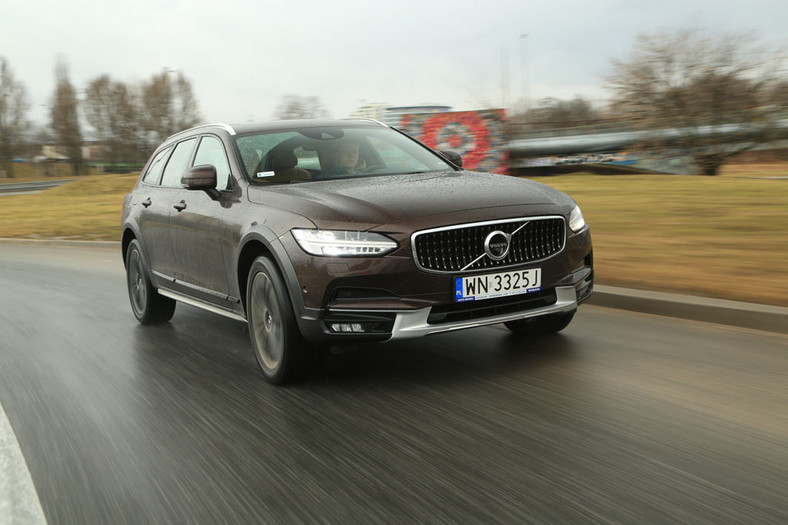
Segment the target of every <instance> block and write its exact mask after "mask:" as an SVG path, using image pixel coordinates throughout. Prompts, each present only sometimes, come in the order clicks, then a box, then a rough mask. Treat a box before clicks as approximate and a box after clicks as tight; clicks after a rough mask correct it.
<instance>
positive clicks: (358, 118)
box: [341, 117, 389, 128]
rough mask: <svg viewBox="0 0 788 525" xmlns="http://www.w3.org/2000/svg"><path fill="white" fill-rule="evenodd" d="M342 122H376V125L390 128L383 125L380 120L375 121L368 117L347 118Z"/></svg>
mask: <svg viewBox="0 0 788 525" xmlns="http://www.w3.org/2000/svg"><path fill="white" fill-rule="evenodd" d="M341 120H364V121H367V122H374V123H375V124H380V125H381V126H383V127H386V128H387V127H389V126H387V125H386V124H384V123H382V122H381V121H379V120H375V119H374V118H368V117H345V118H343V119H341Z"/></svg>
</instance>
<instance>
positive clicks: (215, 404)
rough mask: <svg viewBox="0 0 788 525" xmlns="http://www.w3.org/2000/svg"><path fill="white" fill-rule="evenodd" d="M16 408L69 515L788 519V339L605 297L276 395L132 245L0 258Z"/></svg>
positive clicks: (31, 454) (342, 370) (250, 360)
mask: <svg viewBox="0 0 788 525" xmlns="http://www.w3.org/2000/svg"><path fill="white" fill-rule="evenodd" d="M0 402H2V406H3V407H4V409H5V412H6V413H7V416H8V419H9V421H10V422H11V425H12V427H13V429H14V432H15V433H16V437H17V440H18V441H19V444H20V446H21V448H22V451H23V453H24V456H25V459H26V460H27V464H28V467H29V469H30V472H31V475H32V479H33V481H34V484H35V487H36V490H37V492H38V496H39V498H40V501H41V506H42V507H43V510H44V513H45V515H46V518H47V520H48V522H49V523H50V524H56V523H67V524H107V523H113V524H114V523H179V524H180V523H303V522H307V523H372V522H377V523H416V522H421V523H693V524H698V523H710V524H711V523H713V524H720V523H750V524H752V523H786V522H788V408H786V407H788V338H786V337H785V336H780V335H775V334H768V333H762V332H755V331H748V330H744V329H735V328H728V327H723V326H715V325H711V324H702V323H694V322H684V321H676V320H673V319H666V318H659V317H652V316H647V315H641V314H630V313H626V312H620V311H615V310H608V309H604V308H599V307H593V306H584V307H583V308H581V310H580V312H579V313H578V315H577V316H576V318H575V321H574V322H573V324H572V325H571V326H570V327H569V328H568V329H567V330H566V332H565V333H564V334H561V335H558V336H554V337H548V338H541V339H532V340H530V341H525V340H522V339H518V338H516V337H514V336H512V335H509V334H508V332H507V331H505V330H504V329H501V328H500V327H489V328H480V329H476V330H472V331H466V332H458V333H454V334H445V335H440V336H433V337H430V338H426V339H421V340H416V341H410V342H405V343H392V344H389V345H380V346H372V347H369V348H365V349H363V350H362V351H360V352H357V353H352V354H343V355H337V356H329V357H328V358H327V359H326V361H325V363H323V366H322V368H321V369H320V370H319V371H318V372H316V373H315V375H314V376H313V377H312V378H310V380H309V381H307V382H304V383H301V384H299V385H296V386H293V387H288V388H277V387H273V386H270V385H267V384H266V383H264V382H263V381H262V380H261V378H260V376H259V374H258V372H257V370H256V366H255V362H254V356H253V355H252V353H251V351H250V349H249V344H248V335H247V333H246V328H245V326H244V324H242V323H239V322H236V321H231V320H226V319H223V318H220V317H217V316H214V315H212V314H208V313H203V312H202V311H200V310H197V309H194V308H191V307H187V306H184V305H179V306H178V309H177V310H176V314H175V317H174V318H173V321H172V322H171V323H169V324H166V325H162V326H158V327H152V328H151V327H142V326H139V325H138V324H137V323H136V321H135V320H134V318H133V316H132V314H131V311H130V308H129V305H128V299H127V295H126V290H125V281H124V274H123V269H122V263H121V260H120V256H119V254H118V253H117V252H116V251H115V250H109V249H90V248H63V247H49V246H19V245H12V244H0ZM0 521H1V520H0Z"/></svg>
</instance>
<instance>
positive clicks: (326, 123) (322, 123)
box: [165, 118, 387, 142]
mask: <svg viewBox="0 0 788 525" xmlns="http://www.w3.org/2000/svg"><path fill="white" fill-rule="evenodd" d="M325 127H345V128H347V127H354V128H355V127H358V128H365V127H369V128H374V127H387V126H386V125H385V124H383V123H381V122H378V121H377V120H372V119H364V118H347V119H304V120H274V121H269V122H257V123H245V124H221V123H218V124H202V125H200V126H195V127H193V128H189V129H187V130H184V131H180V132H178V133H175V134H174V135H171V136H170V137H168V138H167V140H165V142H170V141H171V140H173V139H175V138H179V137H181V136H186V135H192V134H195V133H199V132H204V131H210V130H212V129H213V130H217V129H220V130H223V131H225V132H226V133H229V134H230V135H245V134H247V133H265V132H270V131H280V130H281V131H286V130H291V129H303V128H325Z"/></svg>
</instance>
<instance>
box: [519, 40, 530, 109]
mask: <svg viewBox="0 0 788 525" xmlns="http://www.w3.org/2000/svg"><path fill="white" fill-rule="evenodd" d="M520 43H521V44H522V45H521V47H520V54H521V56H520V89H521V90H522V97H523V114H524V115H527V114H528V105H529V104H528V102H529V101H528V99H529V97H530V93H529V85H528V84H529V81H530V79H529V78H528V77H529V75H528V66H529V63H528V33H523V34H521V35H520Z"/></svg>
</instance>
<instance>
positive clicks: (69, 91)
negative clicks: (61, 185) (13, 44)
mask: <svg viewBox="0 0 788 525" xmlns="http://www.w3.org/2000/svg"><path fill="white" fill-rule="evenodd" d="M55 79H56V86H55V96H54V100H53V101H52V107H51V111H50V114H51V118H52V130H53V131H54V132H55V138H56V139H57V143H58V145H59V146H62V147H63V149H64V150H65V153H66V155H67V156H68V158H69V162H70V163H71V166H72V168H73V170H74V174H75V175H78V174H79V173H81V172H82V171H83V161H82V131H81V129H80V125H79V112H78V105H79V103H78V100H77V92H76V90H75V89H74V86H72V85H71V82H70V81H69V79H68V67H67V66H66V63H65V61H64V60H63V59H62V58H61V59H58V62H57V65H56V66H55Z"/></svg>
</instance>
